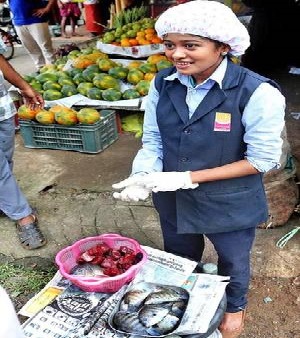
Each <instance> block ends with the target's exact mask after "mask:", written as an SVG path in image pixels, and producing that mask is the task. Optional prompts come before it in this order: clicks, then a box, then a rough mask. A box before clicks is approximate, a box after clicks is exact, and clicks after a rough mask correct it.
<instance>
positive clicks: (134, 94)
mask: <svg viewBox="0 0 300 338" xmlns="http://www.w3.org/2000/svg"><path fill="white" fill-rule="evenodd" d="M139 97H141V95H140V93H139V92H138V91H137V90H136V89H133V88H130V89H126V90H125V91H124V92H123V93H122V98H123V99H124V100H130V99H137V98H139Z"/></svg>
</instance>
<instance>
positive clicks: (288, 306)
mask: <svg viewBox="0 0 300 338" xmlns="http://www.w3.org/2000/svg"><path fill="white" fill-rule="evenodd" d="M299 286H300V279H299V277H298V278H275V277H273V278H267V277H255V278H253V279H252V281H251V285H250V292H249V307H248V314H247V316H246V327H245V331H244V333H243V334H242V335H241V338H246V337H247V338H299V337H300V318H299V313H300V311H299V305H300V296H299V295H300V293H299Z"/></svg>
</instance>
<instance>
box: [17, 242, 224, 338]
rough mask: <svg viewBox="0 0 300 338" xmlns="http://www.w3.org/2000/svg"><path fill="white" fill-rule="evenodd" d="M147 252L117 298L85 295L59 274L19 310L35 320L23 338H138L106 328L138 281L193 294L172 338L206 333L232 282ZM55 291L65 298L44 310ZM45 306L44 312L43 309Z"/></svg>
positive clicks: (163, 254) (154, 251)
mask: <svg viewBox="0 0 300 338" xmlns="http://www.w3.org/2000/svg"><path fill="white" fill-rule="evenodd" d="M143 248H144V249H145V250H146V251H147V253H148V256H149V259H148V261H147V262H146V263H145V265H144V267H143V268H142V270H141V271H140V272H139V273H138V275H137V276H136V277H135V279H134V281H132V282H131V283H130V285H125V286H124V287H123V288H122V289H120V290H119V291H118V292H116V293H114V294H102V293H94V292H84V291H81V290H80V289H79V288H77V287H75V286H73V285H72V284H70V282H69V281H67V280H66V279H64V278H62V276H61V275H60V274H59V273H57V274H56V275H55V277H54V278H53V279H52V281H51V282H49V283H48V284H47V286H46V287H45V288H44V289H43V290H42V291H41V292H40V293H39V294H37V295H36V296H35V297H34V298H33V299H31V300H30V301H29V302H28V303H27V304H25V306H24V307H23V308H22V309H21V310H20V312H19V313H20V314H22V315H27V316H31V318H30V319H29V320H27V321H26V322H25V323H24V324H23V329H24V332H25V336H26V337H32V338H46V337H47V338H48V337H50V338H51V337H55V338H67V337H68V338H81V337H82V338H83V337H87V338H96V337H97V338H110V337H111V338H131V337H132V338H134V337H135V338H137V337H138V336H137V335H129V334H125V333H120V332H117V331H116V330H114V329H113V328H111V327H110V326H109V324H108V322H109V318H110V316H112V314H113V312H114V311H115V309H116V306H117V305H118V303H119V302H120V300H121V298H122V296H123V295H124V293H125V292H126V290H128V288H130V287H131V285H134V284H135V283H138V282H140V281H148V282H149V281H151V282H153V283H159V284H172V285H176V286H182V287H184V288H186V289H187V291H188V292H189V293H190V300H189V303H188V306H187V309H186V311H185V314H184V316H183V318H182V321H181V324H180V325H179V327H178V328H177V329H176V330H175V331H174V332H173V333H174V334H177V335H179V336H180V335H185V334H194V333H205V332H206V331H207V329H208V327H209V323H210V321H211V319H212V317H213V315H214V314H215V312H216V310H217V308H218V306H219V304H220V301H221V299H222V297H223V295H224V292H225V287H226V285H227V284H228V283H227V279H228V278H226V277H222V276H217V275H206V274H193V273H192V272H193V270H194V268H195V266H196V264H197V263H196V262H193V261H190V260H188V259H185V258H182V257H178V256H176V255H172V254H169V253H166V252H164V251H161V250H157V249H153V248H150V247H145V246H144V247H143ZM55 287H57V288H58V289H59V290H61V291H62V292H61V293H60V294H59V295H58V296H57V297H56V298H55V299H54V300H52V302H50V303H48V304H46V303H47V299H48V300H49V301H50V300H51V299H50V298H51V297H48V298H47V297H45V296H44V295H45V294H48V293H49V292H50V290H51V289H52V288H55ZM42 306H44V308H43V309H40V308H41V307H42ZM29 310H30V311H29ZM34 310H36V313H34ZM200 318H201V320H200ZM169 337H170V338H171V336H169ZM219 337H221V336H220V333H219V331H218V330H216V331H215V332H214V333H213V334H212V335H211V336H210V337H209V338H219Z"/></svg>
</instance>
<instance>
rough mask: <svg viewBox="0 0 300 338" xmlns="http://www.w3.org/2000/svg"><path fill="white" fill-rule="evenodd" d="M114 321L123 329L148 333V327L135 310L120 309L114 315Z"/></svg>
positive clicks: (130, 331)
mask: <svg viewBox="0 0 300 338" xmlns="http://www.w3.org/2000/svg"><path fill="white" fill-rule="evenodd" d="M113 322H114V324H115V325H116V327H117V328H118V329H119V330H121V331H125V332H128V333H137V334H147V331H146V328H145V327H144V326H143V324H142V323H141V322H140V321H139V318H138V315H137V313H135V312H126V311H118V312H116V313H115V315H114V318H113Z"/></svg>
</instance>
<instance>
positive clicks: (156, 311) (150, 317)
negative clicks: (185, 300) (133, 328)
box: [138, 304, 169, 327]
mask: <svg viewBox="0 0 300 338" xmlns="http://www.w3.org/2000/svg"><path fill="white" fill-rule="evenodd" d="M168 313H169V309H168V308H167V307H162V306H161V305H158V304H151V305H144V306H143V307H142V308H141V310H140V311H139V313H138V317H139V320H140V321H141V323H142V324H143V325H145V326H146V327H150V326H153V325H155V324H157V323H158V322H160V321H161V320H162V319H163V318H164V317H165V316H166V315H167V314H168Z"/></svg>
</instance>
